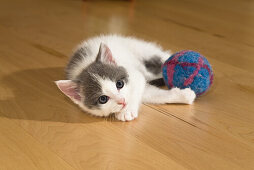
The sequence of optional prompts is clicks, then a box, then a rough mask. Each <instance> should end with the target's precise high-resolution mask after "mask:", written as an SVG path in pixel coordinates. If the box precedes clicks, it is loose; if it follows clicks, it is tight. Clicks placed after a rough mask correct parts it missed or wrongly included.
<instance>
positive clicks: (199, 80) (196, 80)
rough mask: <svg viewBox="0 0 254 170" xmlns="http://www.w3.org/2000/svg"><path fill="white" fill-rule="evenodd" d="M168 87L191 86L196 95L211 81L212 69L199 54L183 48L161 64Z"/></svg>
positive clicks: (207, 87)
mask: <svg viewBox="0 0 254 170" xmlns="http://www.w3.org/2000/svg"><path fill="white" fill-rule="evenodd" d="M162 73H163V78H164V81H165V83H166V85H167V86H168V88H173V87H178V88H180V89H184V88H191V89H192V90H193V91H194V92H195V93H196V95H197V96H199V95H201V94H203V93H205V92H206V91H207V90H208V89H209V87H210V86H211V85H212V83H213V71H212V67H211V65H210V64H209V62H208V60H207V59H206V58H205V57H203V56H202V55H201V54H199V53H197V52H194V51H190V50H184V51H180V52H178V53H175V54H173V55H172V56H171V57H170V58H169V59H168V60H167V61H166V62H165V63H164V64H163V66H162Z"/></svg>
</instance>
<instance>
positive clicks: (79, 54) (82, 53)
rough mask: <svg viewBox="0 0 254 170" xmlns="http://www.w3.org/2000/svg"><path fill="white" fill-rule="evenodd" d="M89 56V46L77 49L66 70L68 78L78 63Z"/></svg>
mask: <svg viewBox="0 0 254 170" xmlns="http://www.w3.org/2000/svg"><path fill="white" fill-rule="evenodd" d="M87 56H88V48H86V47H82V48H79V49H78V50H77V51H75V52H74V54H73V55H72V57H71V59H70V60H69V63H68V64H67V67H66V70H65V71H66V75H67V78H69V73H70V72H71V70H72V69H73V68H74V67H75V66H76V65H77V63H79V62H81V61H82V60H83V58H85V57H87Z"/></svg>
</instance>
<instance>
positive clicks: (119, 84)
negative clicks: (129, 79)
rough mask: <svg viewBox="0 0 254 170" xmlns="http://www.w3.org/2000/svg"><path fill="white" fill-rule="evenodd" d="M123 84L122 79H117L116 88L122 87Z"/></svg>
mask: <svg viewBox="0 0 254 170" xmlns="http://www.w3.org/2000/svg"><path fill="white" fill-rule="evenodd" d="M123 86H124V82H123V80H118V81H117V82H116V88H117V89H121V88H123Z"/></svg>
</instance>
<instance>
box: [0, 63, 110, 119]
mask: <svg viewBox="0 0 254 170" xmlns="http://www.w3.org/2000/svg"><path fill="white" fill-rule="evenodd" d="M63 73H64V68H62V67H57V68H43V69H30V70H22V71H18V72H15V73H12V74H10V75H8V76H5V77H3V79H1V87H2V88H4V89H6V90H5V92H4V95H3V97H4V98H3V97H2V99H0V116H2V117H7V118H11V119H23V120H38V121H53V122H67V123H92V122H98V121H105V118H104V119H103V118H97V117H93V116H91V115H88V114H86V113H84V112H83V111H81V110H80V109H79V108H78V107H77V105H75V104H73V103H72V102H71V101H70V100H69V99H68V98H67V97H65V96H64V95H63V94H62V93H61V92H60V91H59V90H58V89H57V87H56V85H55V84H54V81H55V80H58V79H62V78H63V77H64V75H63ZM3 99H4V100H3ZM106 119H107V120H111V121H115V120H114V119H113V118H112V117H109V118H106Z"/></svg>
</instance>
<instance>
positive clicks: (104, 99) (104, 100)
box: [98, 95, 109, 104]
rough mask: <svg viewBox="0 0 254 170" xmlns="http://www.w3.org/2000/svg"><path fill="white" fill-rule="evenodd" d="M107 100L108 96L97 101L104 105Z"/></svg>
mask: <svg viewBox="0 0 254 170" xmlns="http://www.w3.org/2000/svg"><path fill="white" fill-rule="evenodd" d="M108 100H109V97H108V96H105V95H103V96H100V97H99V99H98V101H99V103H100V104H105V103H107V102H108Z"/></svg>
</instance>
